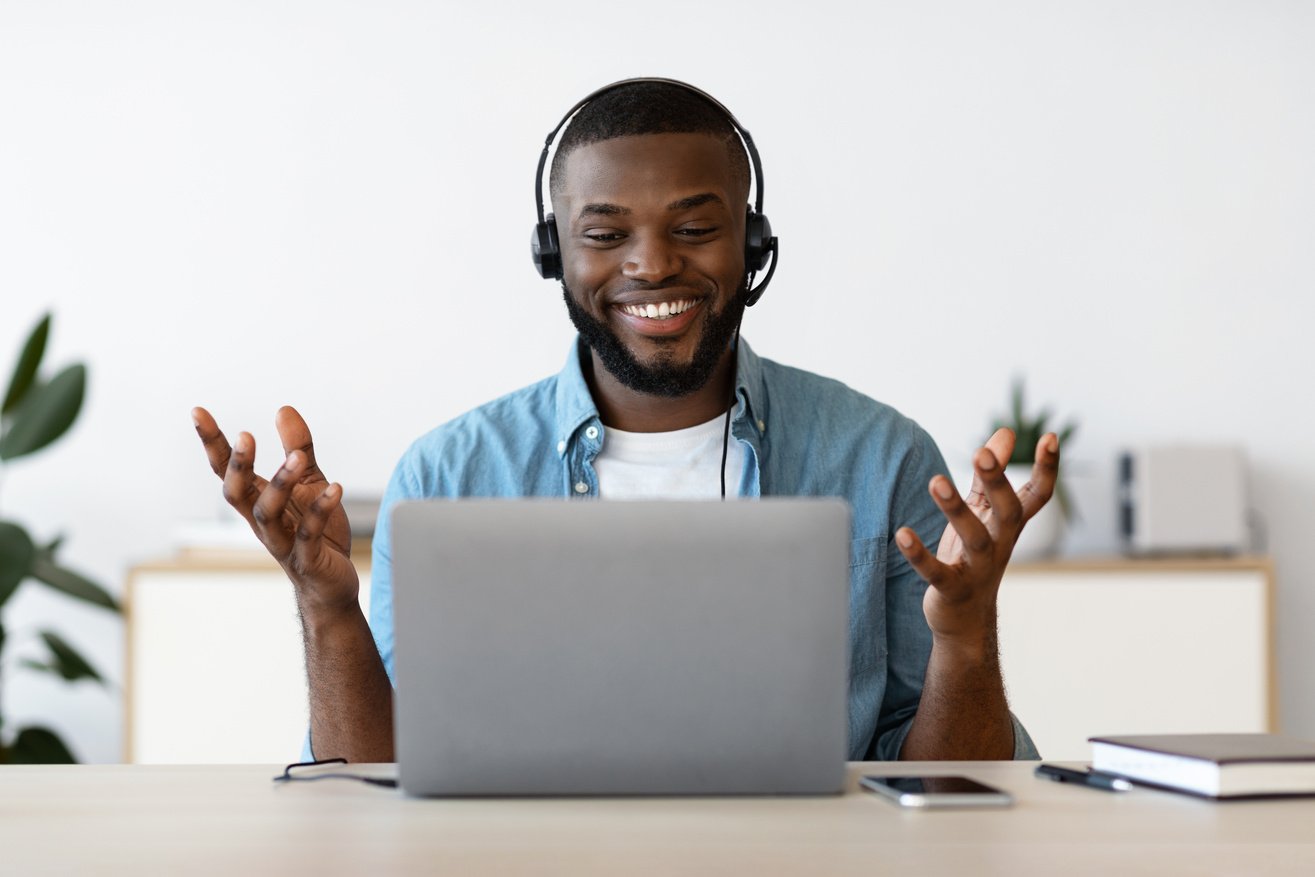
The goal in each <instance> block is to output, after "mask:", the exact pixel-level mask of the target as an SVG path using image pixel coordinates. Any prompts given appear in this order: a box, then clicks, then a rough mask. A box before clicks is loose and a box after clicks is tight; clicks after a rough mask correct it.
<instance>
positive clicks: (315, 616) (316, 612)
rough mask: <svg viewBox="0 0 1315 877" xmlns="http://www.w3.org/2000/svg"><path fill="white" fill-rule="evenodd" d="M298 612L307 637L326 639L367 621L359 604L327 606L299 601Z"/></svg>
mask: <svg viewBox="0 0 1315 877" xmlns="http://www.w3.org/2000/svg"><path fill="white" fill-rule="evenodd" d="M297 611H298V612H299V613H300V615H301V626H302V629H303V630H304V631H305V634H306V636H307V637H310V638H312V639H316V640H319V639H325V638H327V637H332V636H333V635H334V633H335V632H336V631H339V630H343V629H348V628H352V627H355V626H357V625H359V624H360V623H361V622H363V621H364V620H365V616H364V614H363V613H362V612H361V607H360V604H359V603H356V602H354V601H353V602H350V603H343V604H325V603H321V602H318V601H310V600H298V601H297Z"/></svg>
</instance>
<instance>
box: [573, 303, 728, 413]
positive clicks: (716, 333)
mask: <svg viewBox="0 0 1315 877" xmlns="http://www.w3.org/2000/svg"><path fill="white" fill-rule="evenodd" d="M744 293H745V286H744V285H743V284H741V286H740V288H739V289H737V290H736V291H735V295H734V297H733V298H731V300H730V301H729V302H728V303H727V304H726V307H724V308H722V311H721V313H719V314H713V315H711V316H710V317H708V318H706V319H705V320H704V323H703V332H702V333H701V334H700V335H699V343H698V346H697V347H696V348H695V350H694V358H693V359H691V360H690V361H689V363H688V364H685V365H682V364H680V363H677V362H672V361H671V358H670V354H669V353H668V352H667V351H662V352H659V353H658V355H657V357H656V359H655V360H654V361H653V362H651V363H647V364H646V363H642V362H640V361H639V360H638V359H636V358H635V356H634V355H633V354H632V353H631V352H630V351H629V350H628V349H626V346H625V345H624V344H622V343H621V339H620V338H618V337H617V335H616V333H615V332H613V331H612V330H611V329H610V328H608V326H607V324H605V323H603V322H600V321H599V320H597V319H595V318H594V317H593V316H591V315H589V314H587V313H585V312H584V309H583V308H581V307H580V306H579V305H578V304H576V302H575V299H574V298H572V297H571V291H570V290H569V289H567V288H566V283H565V282H563V283H562V298H563V299H564V300H565V301H566V312H567V313H568V314H570V316H571V322H572V323H574V324H575V329H576V331H577V332H579V333H580V337H581V338H583V339H584V343H585V344H587V345H589V348H590V349H591V350H592V351H593V352H594V353H595V355H597V357H598V360H599V361H600V362H601V363H602V364H603V368H605V369H607V371H608V374H610V375H611V376H612V377H614V378H616V379H617V380H618V381H620V382H621V384H622V385H623V386H625V387H629V388H630V389H631V390H634V391H635V392H637V393H646V394H648V395H650V396H667V397H671V398H675V397H679V396H688V395H689V394H690V393H693V392H694V391H695V390H699V389H702V388H703V386H704V385H706V384H707V383H708V380H709V379H710V378H711V377H712V373H713V371H714V370H715V369H716V368H717V364H718V363H719V362H721V357H722V354H724V353H725V352H726V350H727V348H728V347H729V346H730V342H731V336H732V335H734V334H735V329H736V327H737V326H738V325H739V323H740V315H741V314H743V313H744ZM704 301H705V302H706V301H708V299H705V300H704ZM659 343H661V341H660V340H659Z"/></svg>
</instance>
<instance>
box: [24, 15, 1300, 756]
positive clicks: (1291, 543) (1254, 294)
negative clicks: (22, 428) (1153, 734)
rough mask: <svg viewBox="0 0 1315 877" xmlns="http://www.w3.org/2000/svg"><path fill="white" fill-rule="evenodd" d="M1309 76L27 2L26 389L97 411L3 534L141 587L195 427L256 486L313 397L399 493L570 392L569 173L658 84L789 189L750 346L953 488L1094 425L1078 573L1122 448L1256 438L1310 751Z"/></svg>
mask: <svg viewBox="0 0 1315 877" xmlns="http://www.w3.org/2000/svg"><path fill="white" fill-rule="evenodd" d="M271 6H273V7H274V8H270V7H271ZM1312 45H1315V7H1313V6H1311V5H1309V4H1303V3H1297V2H1257V0H1236V2H1213V3H1202V2H1091V3H1057V2H1042V0H1038V2H1009V3H992V4H980V3H973V2H966V0H965V2H942V3H912V2H910V3H904V4H888V3H873V4H863V5H862V6H860V5H859V4H857V3H850V2H813V3H807V4H794V3H791V4H780V6H779V8H778V7H777V6H776V5H775V4H770V3H769V4H764V3H762V2H755V3H720V4H707V3H688V2H668V3H664V4H660V5H657V4H621V5H617V4H613V5H610V6H609V5H602V6H600V5H598V4H572V5H562V4H545V3H535V4H530V3H489V4H481V5H479V6H477V5H476V4H473V3H470V4H462V5H460V6H444V5H441V4H434V3H421V2H412V3H401V2H393V3H381V2H369V3H367V2H360V3H343V2H338V3H324V2H314V3H312V2H300V3H284V4H277V5H274V4H265V3H251V2H245V3H237V2H232V3H225V4H179V3H169V2H155V3H152V2H144V0H120V2H117V3H114V4H103V3H93V2H82V3H73V2H36V0H32V2H13V0H4V2H0V248H2V249H0V255H2V258H0V297H2V300H3V307H2V309H0V368H3V369H7V368H8V365H9V362H10V361H12V359H11V358H12V357H13V356H15V355H16V352H17V345H18V344H19V342H20V340H21V338H22V337H23V335H24V334H25V333H26V331H27V330H28V328H29V326H30V324H31V323H32V322H34V321H35V319H36V318H37V317H38V315H39V314H40V313H41V312H43V311H44V310H45V309H47V308H53V309H54V310H55V313H56V322H55V329H54V339H53V344H52V352H51V357H52V361H53V362H61V361H69V360H72V359H76V358H81V359H85V360H86V361H88V363H89V364H90V366H91V369H92V383H91V388H90V400H89V403H88V407H87V410H86V413H85V416H84V417H83V419H82V421H81V422H80V423H79V425H78V426H77V428H76V431H75V432H74V434H72V435H71V437H70V438H69V439H68V440H66V441H65V442H64V443H62V444H61V445H59V446H56V447H55V448H52V449H51V450H50V451H49V452H48V453H46V454H43V455H42V456H40V457H35V458H31V459H29V460H26V461H21V462H19V463H18V464H16V465H14V466H11V467H10V468H9V469H8V470H7V471H6V472H5V476H4V481H3V484H0V514H3V515H4V516H6V517H15V518H19V519H21V520H23V521H25V522H27V523H28V524H29V525H30V526H31V527H32V528H33V529H34V530H35V531H36V532H37V533H38V534H42V535H50V534H52V533H54V532H56V531H58V530H67V532H68V533H69V534H70V539H69V542H68V547H67V549H66V558H67V560H68V561H70V562H73V563H76V564H79V565H80V566H81V567H83V568H84V569H86V570H87V571H89V572H92V573H94V574H95V575H96V576H98V577H99V578H101V579H102V580H103V581H105V582H107V583H111V584H112V586H113V587H114V588H116V589H117V588H119V587H121V581H122V577H123V574H124V572H125V571H126V569H127V568H128V567H129V566H130V565H131V564H132V563H134V562H135V561H139V560H142V559H145V558H149V557H154V556H158V555H161V554H164V553H167V552H168V551H170V550H171V541H170V540H171V533H172V531H173V528H174V525H175V522H176V521H177V520H179V519H184V518H198V517H200V518H204V517H207V516H214V515H216V514H217V512H218V509H219V507H220V506H221V501H220V499H219V487H218V483H217V482H216V481H215V480H214V479H213V478H212V476H211V475H210V473H209V471H208V469H207V467H206V464H205V462H204V459H203V457H202V454H201V451H200V448H199V446H198V445H197V443H196V441H195V437H194V435H193V433H192V429H191V425H190V423H189V420H188V409H189V407H190V406H192V405H194V404H205V405H208V406H210V407H211V408H212V410H213V411H214V412H215V413H216V414H217V415H218V416H219V418H220V421H221V424H222V425H224V426H225V427H226V428H227V429H228V430H230V433H235V432H236V431H237V430H238V429H243V428H245V429H249V430H252V431H253V432H254V433H255V434H256V438H257V442H258V446H259V448H260V451H259V461H260V462H261V465H262V468H266V469H268V468H270V467H271V466H272V465H273V463H274V454H273V453H272V451H273V449H274V448H275V447H276V441H275V438H274V434H273V430H272V425H271V420H272V415H273V413H274V411H275V409H276V408H277V406H278V405H280V404H282V403H285V402H292V403H294V404H296V405H298V406H299V407H300V408H301V410H302V411H303V412H304V413H305V415H306V416H307V418H308V419H309V421H310V423H311V425H312V427H313V428H314V430H315V433H316V437H317V444H318V449H319V453H320V458H321V460H322V462H323V463H324V465H325V467H326V469H327V470H328V471H329V473H330V475H331V477H334V478H336V479H338V480H341V481H342V482H343V483H344V484H345V485H346V487H347V489H348V491H349V492H369V491H377V490H379V489H381V488H382V486H383V483H384V481H385V479H386V478H387V475H388V472H389V470H390V468H391V466H392V464H393V462H394V460H395V459H396V457H397V456H398V454H399V453H400V452H401V451H402V449H403V448H404V447H405V445H406V443H407V442H408V441H409V440H410V439H411V438H413V437H415V436H416V435H418V434H419V433H421V432H422V431H424V430H426V429H427V428H429V427H430V426H432V425H434V424H436V423H437V422H439V421H442V420H444V419H446V418H448V417H450V416H452V415H455V414H457V413H459V412H460V411H462V410H464V409H466V408H468V407H470V406H472V405H475V404H477V403H479V402H480V401H482V400H485V399H487V398H489V397H491V396H492V395H494V394H498V393H501V392H503V391H506V390H509V389H512V388H515V387H517V386H520V385H522V384H524V383H527V382H529V381H530V380H532V379H537V378H538V377H541V376H543V375H545V374H547V373H549V372H551V371H553V370H555V369H556V368H557V367H558V366H559V364H560V362H561V361H562V359H563V358H564V356H565V353H566V349H567V343H568V339H569V338H570V331H569V326H568V322H567V320H566V319H565V315H564V313H563V310H562V308H561V305H560V303H559V301H558V295H557V292H556V290H555V288H554V287H553V286H552V285H550V284H547V283H544V282H542V281H539V280H538V279H537V278H536V276H535V275H534V273H533V270H532V268H531V266H530V264H529V260H528V258H527V252H526V251H527V240H528V236H529V232H530V229H531V226H532V223H533V204H532V200H531V194H532V192H531V188H532V186H531V184H532V179H533V170H534V162H535V160H536V158H537V156H538V150H539V148H540V145H541V143H542V138H543V136H544V134H545V133H546V132H547V131H548V129H549V128H550V127H551V126H552V125H553V124H554V123H555V122H556V121H557V119H558V117H559V116H560V114H561V113H562V112H564V111H565V110H566V108H567V107H569V106H570V105H571V104H572V103H573V102H574V101H575V100H576V99H578V98H579V97H581V96H583V94H585V93H586V92H588V91H589V90H591V89H593V88H594V87H596V86H598V85H600V84H603V83H606V82H609V81H611V80H614V79H618V78H621V77H624V76H630V75H641V74H657V75H669V76H675V77H679V78H683V79H687V80H689V81H692V82H694V83H696V84H698V85H700V86H702V87H704V88H706V89H708V90H709V91H711V92H712V93H713V94H715V95H717V96H718V97H719V98H721V99H722V100H723V101H724V102H725V103H726V104H727V105H729V106H730V107H731V108H732V109H733V110H734V111H735V113H736V114H737V116H739V118H740V119H741V120H742V121H743V122H744V123H745V124H746V125H747V126H748V127H749V128H750V130H752V131H753V133H754V136H755V138H756V140H757V141H758V144H759V146H760V148H761V150H762V153H763V160H764V162H765V164H766V171H767V177H768V183H769V186H768V188H767V213H768V214H769V216H770V217H771V219H772V222H773V225H774V227H775V229H776V230H777V233H778V234H779V235H780V236H781V238H782V241H783V261H782V267H781V270H780V271H779V272H778V273H777V276H776V279H775V281H774V283H773V288H772V290H771V292H770V293H769V294H768V295H767V297H766V298H765V299H764V302H763V304H762V305H761V306H760V307H759V308H757V309H755V310H754V311H751V312H750V314H749V317H748V319H747V320H746V324H745V333H746V336H747V337H748V338H749V339H750V340H751V341H752V342H753V344H754V345H755V347H756V348H757V349H758V350H759V352H761V353H763V354H765V355H769V356H772V357H774V358H777V359H781V360H784V361H787V362H790V363H792V364H797V365H801V366H804V367H808V368H811V369H813V370H815V371H819V372H822V373H825V374H830V375H834V376H837V377H841V378H842V379H844V380H846V381H847V382H849V383H850V384H852V385H853V386H855V387H857V388H859V389H861V390H863V391H865V392H868V393H870V394H871V395H873V396H876V397H878V398H880V399H883V400H886V401H889V402H891V403H893V404H895V405H896V406H897V407H899V408H901V409H903V410H904V411H906V412H907V413H909V414H911V415H912V416H914V417H916V418H917V419H919V420H920V421H921V422H922V423H923V424H924V425H925V426H927V427H928V428H929V429H930V431H931V432H932V434H933V435H934V436H936V437H937V439H938V440H939V441H940V442H941V444H942V447H943V449H944V450H945V452H946V455H947V457H949V458H950V459H951V461H952V463H953V464H954V465H956V466H961V465H963V461H964V460H965V459H966V456H967V454H968V453H969V451H970V450H971V448H972V447H973V446H974V443H975V442H977V441H979V440H980V439H981V437H982V434H983V431H984V429H985V427H986V425H987V423H988V420H989V417H990V415H991V414H992V413H993V412H995V411H998V410H1000V409H1001V408H1002V407H1003V406H1004V403H1005V397H1006V392H1007V386H1008V382H1009V379H1010V376H1011V375H1013V374H1015V373H1023V374H1026V376H1027V379H1028V381H1029V386H1030V388H1031V390H1032V392H1033V395H1034V398H1036V399H1038V400H1044V401H1049V402H1051V403H1053V404H1054V405H1056V406H1057V408H1058V409H1059V411H1060V413H1061V414H1062V415H1071V416H1073V417H1076V418H1078V419H1080V421H1081V423H1082V428H1081V432H1080V434H1079V437H1078V439H1077V440H1076V441H1075V442H1074V443H1073V444H1072V446H1071V448H1070V449H1069V456H1068V459H1069V460H1070V461H1071V464H1072V465H1071V473H1072V476H1073V479H1074V486H1075V488H1076V493H1077V495H1078V501H1079V503H1080V504H1081V507H1082V510H1083V514H1084V519H1083V522H1082V524H1081V525H1080V526H1079V527H1078V528H1077V529H1076V530H1075V531H1074V532H1073V533H1071V536H1070V540H1069V545H1068V550H1069V551H1071V552H1073V553H1090V552H1092V551H1102V550H1108V549H1111V548H1112V547H1113V546H1114V545H1115V544H1116V543H1115V537H1114V525H1113V520H1112V519H1113V496H1112V493H1113V491H1112V481H1113V475H1112V459H1113V455H1114V453H1115V450H1116V448H1118V447H1119V446H1120V445H1122V444H1125V443H1128V442H1134V441H1143V440H1171V439H1182V438H1192V439H1202V440H1205V439H1208V440H1221V441H1237V442H1241V443H1243V444H1245V446H1246V448H1247V451H1248V454H1249V456H1250V459H1251V462H1252V465H1253V467H1254V482H1255V483H1254V487H1255V504H1256V506H1257V508H1258V509H1259V511H1260V513H1261V514H1262V515H1263V516H1264V518H1265V520H1266V521H1267V522H1268V524H1269V530H1270V540H1271V547H1272V549H1273V552H1274V554H1275V555H1276V558H1277V563H1278V569H1279V592H1280V600H1281V613H1280V617H1279V636H1280V638H1281V639H1280V645H1279V651H1280V669H1281V672H1282V677H1281V688H1282V708H1283V717H1284V720H1285V722H1284V723H1285V727H1286V730H1288V731H1290V732H1294V733H1298V734H1303V735H1306V736H1315V690H1313V689H1312V686H1311V681H1310V680H1311V676H1310V674H1309V672H1308V669H1307V668H1309V667H1310V666H1311V665H1312V664H1313V663H1315V637H1311V636H1310V635H1309V632H1310V631H1311V629H1312V628H1313V627H1315V589H1313V588H1312V586H1311V581H1312V580H1315V560H1312V558H1311V555H1310V552H1309V551H1308V550H1307V547H1308V541H1309V540H1308V537H1307V530H1308V528H1309V526H1310V523H1311V522H1312V520H1315V515H1313V513H1312V511H1311V509H1310V501H1309V497H1310V496H1311V495H1312V494H1313V493H1315V450H1312V447H1313V445H1312V442H1311V440H1310V435H1311V433H1312V432H1313V431H1315V414H1313V413H1312V408H1311V406H1310V405H1309V404H1308V402H1307V393H1306V392H1303V391H1304V390H1305V385H1306V383H1307V381H1308V378H1309V376H1310V375H1311V374H1312V365H1313V364H1315V363H1313V360H1315V354H1313V353H1312V346H1311V344H1310V343H1308V342H1307V340H1306V335H1307V332H1308V326H1309V324H1310V323H1311V317H1312V315H1313V309H1312V306H1311V304H1310V298H1311V296H1312V294H1313V293H1315V289H1313V287H1315V282H1313V281H1315V260H1313V259H1312V241H1313V240H1315V170H1313V169H1312V168H1313V165H1312V161H1311V158H1310V156H1312V155H1315V115H1312V113H1311V107H1312V106H1315V53H1313V52H1311V50H1310V47H1311V46H1312ZM6 376H7V372H6ZM52 620H53V622H54V623H56V624H58V625H59V626H60V627H61V629H63V630H65V631H66V633H67V634H68V636H69V638H70V639H71V640H73V641H74V642H75V643H78V644H80V645H83V646H84V647H86V649H87V651H88V652H90V653H91V654H92V655H94V656H95V657H96V658H97V659H98V660H99V662H100V664H101V665H102V666H104V667H106V668H109V669H111V670H112V671H115V672H114V675H116V677H118V676H119V673H118V672H117V671H118V668H119V667H120V666H121V656H120V649H121V642H122V639H121V635H120V629H119V626H118V625H117V623H116V622H114V621H112V620H110V619H106V618H102V617H100V616H99V615H97V614H95V613H93V612H92V611H90V610H86V611H84V610H81V609H78V608H77V607H73V608H70V607H69V606H68V605H66V601H58V600H55V599H53V598H45V597H43V596H42V595H41V594H40V592H39V591H38V589H37V587H36V586H33V585H25V586H24V589H23V591H22V592H20V594H19V596H18V597H16V598H15V600H14V601H13V603H12V604H11V605H10V606H9V607H7V608H6V613H5V621H6V623H7V624H8V625H9V627H10V628H11V629H18V628H22V627H25V626H31V625H34V624H37V623H47V622H51V621H52ZM1165 624H1175V625H1191V624H1192V607H1191V606H1190V605H1185V606H1183V607H1182V613H1181V615H1180V616H1179V617H1177V618H1166V619H1165ZM232 640H233V648H234V649H240V648H242V635H241V631H238V630H234V631H233V632H232ZM21 676H22V674H20V673H18V672H12V670H11V672H8V673H7V676H6V682H5V686H6V687H5V692H4V696H5V706H6V711H7V716H8V718H9V720H10V721H13V722H21V721H22V720H23V719H25V718H32V717H44V718H47V719H51V720H53V721H54V723H55V724H56V725H57V726H58V727H61V728H63V729H65V730H66V731H67V732H68V733H69V734H70V736H71V737H72V739H73V742H74V744H75V746H76V748H77V749H78V751H79V752H80V753H81V754H82V755H83V756H84V757H85V758H87V759H89V760H95V761H112V760H115V759H117V758H118V755H119V751H120V750H119V745H120V744H119V720H120V705H119V703H118V701H117V696H116V695H115V694H113V693H102V692H97V691H94V690H91V689H82V688H79V689H76V690H69V689H66V688H65V687H63V686H58V685H47V684H46V683H44V682H39V681H35V680H32V679H30V678H21ZM1079 684H1080V683H1079Z"/></svg>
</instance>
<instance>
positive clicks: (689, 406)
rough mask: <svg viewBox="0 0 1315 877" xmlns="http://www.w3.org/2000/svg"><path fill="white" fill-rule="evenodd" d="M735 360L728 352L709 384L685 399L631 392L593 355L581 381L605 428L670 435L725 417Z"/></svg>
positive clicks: (732, 353) (586, 363)
mask: <svg viewBox="0 0 1315 877" xmlns="http://www.w3.org/2000/svg"><path fill="white" fill-rule="evenodd" d="M734 356H735V351H734V350H727V351H726V354H725V355H724V356H722V358H721V362H719V363H717V367H716V369H714V370H713V372H712V377H710V378H709V379H708V382H707V383H706V384H704V385H703V386H702V387H700V388H699V389H697V390H695V391H694V392H693V393H690V394H688V395H686V396H676V397H670V396H652V395H649V394H647V393H640V392H638V391H636V390H632V389H630V388H629V387H627V386H625V385H624V384H622V383H621V382H620V381H618V380H617V379H616V378H615V377H613V376H612V374H611V372H609V371H608V370H607V369H605V368H603V365H602V363H600V362H599V361H598V357H597V355H596V354H594V353H592V351H591V352H590V356H589V359H588V360H586V361H585V369H584V372H585V375H584V377H585V382H586V383H588V385H589V392H590V393H591V394H592V395H593V397H594V404H595V405H597V406H598V415H599V417H601V418H602V421H603V425H604V426H610V427H613V428H615V429H620V430H624V431H626V432H671V431H673V430H677V429H686V428H687V427H691V426H698V425H699V424H700V423H707V422H708V421H709V420H712V419H713V418H715V417H717V416H718V415H721V414H725V413H726V409H727V407H728V406H729V405H730V402H731V380H732V376H733V372H734V368H733V365H734Z"/></svg>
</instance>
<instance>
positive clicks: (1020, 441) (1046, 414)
mask: <svg viewBox="0 0 1315 877" xmlns="http://www.w3.org/2000/svg"><path fill="white" fill-rule="evenodd" d="M1025 408H1026V403H1025V399H1024V390H1023V379H1022V378H1021V377H1017V378H1014V382H1013V386H1012V387H1011V389H1010V392H1009V415H1008V417H996V419H995V421H994V423H993V424H992V426H991V432H992V433H994V432H995V431H996V430H997V429H999V428H1000V427H1002V426H1003V427H1008V428H1009V429H1012V430H1013V431H1014V452H1013V455H1012V456H1010V457H1009V461H1008V463H1006V465H1013V464H1015V463H1022V464H1025V465H1027V466H1031V465H1032V464H1033V463H1034V462H1035V461H1036V446H1037V442H1039V441H1041V437H1042V436H1043V435H1045V434H1046V433H1048V432H1053V433H1055V435H1057V436H1058V437H1059V449H1060V455H1061V458H1062V456H1063V453H1064V449H1065V448H1067V446H1068V440H1069V438H1070V437H1072V435H1073V433H1074V432H1076V431H1077V428H1078V426H1077V424H1076V423H1073V422H1072V421H1070V422H1069V423H1066V424H1064V426H1062V427H1059V428H1054V427H1052V426H1050V418H1051V417H1052V416H1053V414H1052V412H1051V411H1050V410H1049V409H1045V408H1043V409H1042V410H1041V413H1039V414H1038V415H1036V416H1035V417H1032V416H1030V415H1029V414H1027V412H1026V410H1025ZM1063 475H1064V473H1063V469H1062V467H1061V469H1060V474H1059V477H1058V478H1057V479H1056V481H1055V501H1056V502H1057V503H1059V510H1060V511H1061V512H1062V513H1063V515H1064V520H1066V521H1071V520H1073V518H1074V516H1075V515H1076V510H1075V509H1074V507H1073V502H1072V500H1071V499H1070V498H1069V495H1068V490H1067V488H1066V487H1065V486H1064V477H1063Z"/></svg>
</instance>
